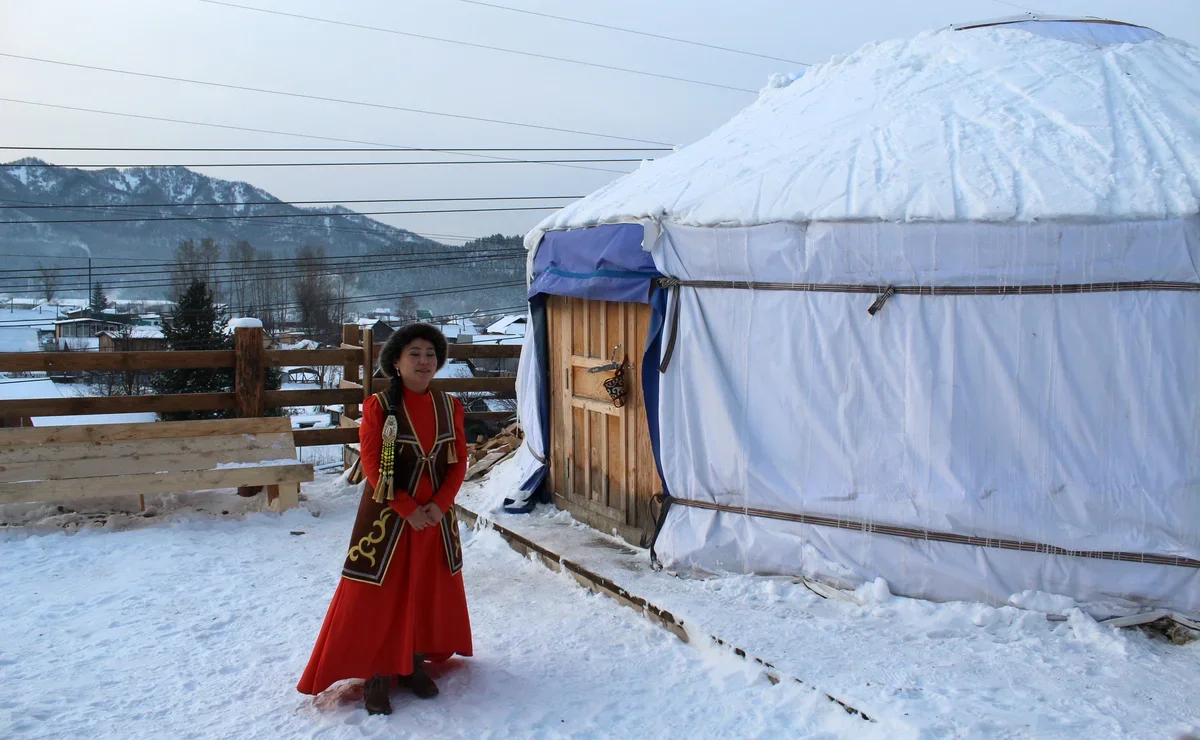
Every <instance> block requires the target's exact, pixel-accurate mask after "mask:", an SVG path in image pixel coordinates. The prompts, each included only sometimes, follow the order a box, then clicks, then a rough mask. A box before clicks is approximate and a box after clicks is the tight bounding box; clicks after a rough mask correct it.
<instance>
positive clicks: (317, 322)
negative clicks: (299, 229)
mask: <svg viewBox="0 0 1200 740" xmlns="http://www.w3.org/2000/svg"><path fill="white" fill-rule="evenodd" d="M292 272H293V274H294V277H293V278H292V293H293V297H294V299H295V303H296V314H297V318H298V319H299V323H300V326H301V327H302V328H303V329H304V330H305V331H306V332H308V335H309V336H310V337H312V338H313V339H315V340H317V341H319V342H325V343H336V342H337V341H338V338H339V336H340V334H341V324H342V321H343V319H344V318H345V315H346V302H347V299H348V295H349V291H350V286H349V284H348V282H347V281H346V279H345V278H344V277H343V276H341V275H335V274H333V272H332V271H331V270H330V267H329V263H328V261H327V260H326V259H325V250H324V248H322V247H318V246H312V245H309V244H306V245H304V246H302V247H300V251H299V252H298V253H297V256H296V262H295V265H294V266H293V268H292Z"/></svg>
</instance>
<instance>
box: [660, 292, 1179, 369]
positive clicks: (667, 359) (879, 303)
mask: <svg viewBox="0 0 1200 740" xmlns="http://www.w3.org/2000/svg"><path fill="white" fill-rule="evenodd" d="M658 285H659V287H661V288H664V289H666V290H670V291H671V292H672V296H671V309H670V314H671V329H670V332H669V334H668V336H667V344H666V346H665V347H664V348H663V355H662V362H661V363H659V366H658V371H659V372H660V373H665V372H666V371H667V367H668V366H669V365H670V364H671V355H673V354H674V352H675V338H676V336H678V334H679V289H680V288H718V289H722V290H789V291H798V292H803V293H862V294H866V295H877V296H878V298H876V299H875V302H874V303H872V304H871V306H870V307H869V308H868V309H867V313H868V314H870V315H871V316H874V315H875V314H877V313H879V311H880V310H881V309H882V308H883V304H884V303H886V302H887V300H888V299H889V298H891V297H892V296H894V295H915V296H1020V295H1071V294H1079V293H1123V292H1129V291H1150V290H1154V291H1159V290H1163V291H1200V283H1183V282H1169V281H1163V280H1143V281H1140V282H1126V283H1067V284H1062V285H855V284H851V283H845V284H839V283H771V282H755V281H746V280H680V279H679V278H676V277H663V278H659V279H658Z"/></svg>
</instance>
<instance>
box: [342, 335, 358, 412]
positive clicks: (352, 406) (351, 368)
mask: <svg viewBox="0 0 1200 740" xmlns="http://www.w3.org/2000/svg"><path fill="white" fill-rule="evenodd" d="M361 341H362V340H361V339H360V338H359V330H358V324H343V325H342V345H341V349H346V350H353V351H354V353H355V354H354V357H352V358H351V359H349V360H347V361H346V364H345V365H344V366H343V367H342V382H343V383H351V384H353V385H356V386H358V388H359V389H360V390H361V389H362V366H361V365H359V363H360V362H362V346H361V344H360V342H361ZM341 387H346V386H341ZM360 398H361V396H360ZM342 415H343V416H349V417H351V418H353V419H357V418H358V417H360V416H362V412H361V410H360V409H359V405H358V403H357V402H355V403H348V404H345V405H343V407H342Z"/></svg>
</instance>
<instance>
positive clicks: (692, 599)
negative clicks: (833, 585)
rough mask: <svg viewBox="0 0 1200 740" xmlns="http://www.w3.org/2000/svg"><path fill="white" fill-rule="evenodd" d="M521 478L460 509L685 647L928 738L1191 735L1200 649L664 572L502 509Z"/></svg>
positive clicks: (473, 492)
mask: <svg viewBox="0 0 1200 740" xmlns="http://www.w3.org/2000/svg"><path fill="white" fill-rule="evenodd" d="M518 475H519V472H518V471H517V469H516V467H515V466H514V465H511V464H505V465H503V466H499V467H498V468H497V469H496V470H495V471H494V472H493V473H492V475H491V480H490V482H489V485H487V486H484V487H476V488H471V489H468V490H466V491H464V494H463V495H462V496H460V499H459V501H460V503H462V504H463V505H464V506H466V507H468V508H470V509H471V510H472V511H475V512H478V513H481V514H484V515H486V516H487V517H489V518H490V519H492V520H494V521H496V522H497V523H499V524H502V525H503V526H505V527H507V528H509V529H512V530H514V531H516V532H517V533H518V534H521V535H523V536H525V537H526V538H528V539H530V540H533V541H534V542H537V543H538V544H540V545H542V546H544V547H547V548H549V549H550V550H552V551H553V552H555V553H557V554H559V555H560V556H562V557H564V558H566V559H568V560H570V561H572V562H575V563H578V564H580V565H582V566H584V567H586V568H588V569H590V570H591V571H593V572H595V573H598V574H599V575H601V576H604V577H606V578H608V579H610V580H612V581H613V582H615V583H616V584H617V585H619V586H621V587H623V588H625V589H626V590H627V591H629V592H631V593H632V594H634V595H636V596H640V597H642V598H644V599H647V600H648V601H650V602H651V603H653V604H654V605H656V606H658V607H660V608H663V609H666V610H667V611H669V612H671V613H672V614H673V615H674V616H676V617H677V618H680V619H681V620H682V621H683V623H684V625H685V628H686V629H687V630H688V633H689V635H692V636H693V641H694V642H699V641H702V640H703V639H705V638H707V637H708V636H709V635H715V636H717V637H719V638H721V639H723V640H725V641H726V642H728V643H730V644H732V645H734V646H736V647H738V648H741V649H743V650H745V651H747V652H748V653H749V654H750V655H752V656H755V657H757V658H760V659H762V660H765V661H767V662H769V663H771V664H772V665H774V666H775V668H776V669H778V670H779V671H780V672H781V673H783V674H785V675H788V676H791V677H795V678H798V679H800V680H802V681H804V682H806V683H807V684H809V685H811V686H815V687H817V688H819V689H820V690H821V691H823V692H826V693H829V694H830V695H832V696H836V697H838V698H839V699H841V700H843V701H846V702H847V703H849V704H851V705H852V706H854V707H856V708H858V709H860V710H862V711H863V712H865V713H867V714H868V715H869V716H871V717H874V718H879V719H881V720H886V721H892V722H903V723H905V724H906V725H908V726H910V727H911V728H913V729H914V730H915V731H917V732H918V733H919V734H920V736H922V737H929V738H941V737H956V738H958V737H973V738H974V737H977V738H999V737H1039V738H1083V737H1086V738H1174V737H1177V736H1179V735H1180V734H1181V733H1184V732H1193V733H1195V732H1197V728H1200V705H1198V704H1197V703H1196V702H1195V701H1194V698H1193V694H1194V692H1195V688H1196V686H1198V685H1200V643H1192V644H1190V645H1186V646H1176V645H1173V644H1171V643H1170V642H1168V641H1167V640H1165V639H1163V638H1161V637H1157V636H1153V635H1152V634H1148V633H1146V632H1143V631H1140V630H1131V629H1126V630H1117V629H1113V628H1109V627H1104V626H1102V625H1099V624H1097V623H1096V622H1095V621H1094V620H1092V619H1091V618H1090V617H1088V616H1087V615H1085V614H1084V613H1082V612H1081V611H1079V610H1078V609H1072V608H1071V604H1070V603H1069V602H1070V600H1069V599H1062V598H1061V597H1059V598H1055V597H1050V596H1049V595H1046V594H1043V595H1040V596H1036V597H1034V598H1028V599H1026V601H1027V602H1028V603H1027V605H1031V606H1032V607H1034V608H1040V609H1045V610H1055V611H1061V612H1062V613H1061V614H1055V615H1054V616H1056V617H1059V618H1061V617H1064V616H1065V620H1064V621H1050V620H1048V619H1047V614H1046V613H1045V612H1039V611H1033V610H1024V609H1017V608H1015V607H1003V608H999V609H997V608H993V607H990V606H986V605H982V604H974V603H961V602H960V603H949V604H934V603H931V602H927V601H920V600H916V599H906V598H901V597H896V596H892V595H891V594H890V593H888V590H887V588H886V584H884V583H882V582H877V583H875V584H869V585H868V586H865V587H863V588H860V589H859V590H858V591H857V592H855V593H854V594H848V595H845V598H846V600H844V601H843V600H839V599H837V598H833V599H826V598H822V597H821V596H818V595H817V594H815V593H813V592H812V591H810V590H809V589H808V588H807V587H805V586H804V585H803V584H798V583H793V582H792V581H791V580H790V579H767V578H753V577H747V576H726V577H718V578H709V579H704V580H700V579H692V578H686V577H672V576H671V575H669V574H664V573H657V572H654V571H652V570H650V567H649V566H650V563H649V556H648V553H647V552H646V551H644V550H638V549H635V548H631V547H628V546H626V545H624V543H622V542H621V541H620V540H617V539H615V538H611V537H607V536H605V535H602V534H600V533H597V532H596V531H595V530H592V529H589V528H587V527H585V526H583V525H581V524H579V523H577V522H575V521H574V520H573V519H572V518H571V517H570V516H568V515H567V514H566V513H565V512H560V511H557V510H555V509H553V508H551V507H539V509H538V510H537V511H536V512H535V513H534V514H532V515H506V514H503V513H502V512H499V511H498V510H497V509H498V508H499V505H500V503H501V501H502V498H503V495H504V492H505V491H506V490H510V489H511V488H512V487H513V485H514V484H515V483H516V481H517V476H518ZM835 593H836V592H835ZM1056 602H1057V603H1056Z"/></svg>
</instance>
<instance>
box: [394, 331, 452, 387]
mask: <svg viewBox="0 0 1200 740" xmlns="http://www.w3.org/2000/svg"><path fill="white" fill-rule="evenodd" d="M417 339H425V340H427V341H428V342H429V343H430V344H432V345H433V351H434V352H435V353H436V354H437V361H438V365H437V366H438V370H441V369H442V366H443V365H445V364H446V353H447V349H446V347H447V342H446V335H445V334H443V333H442V330H441V329H439V328H437V327H436V326H434V325H433V324H420V323H418V324H409V325H407V326H404V327H401V328H400V329H399V330H397V331H396V333H395V334H393V335H392V336H390V337H389V338H388V340H387V342H386V343H385V344H384V345H383V349H382V350H380V351H379V372H381V373H383V377H385V378H394V377H396V360H398V359H400V353H401V352H403V351H404V348H405V347H407V346H408V345H410V344H412V343H413V341H414V340H417Z"/></svg>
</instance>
